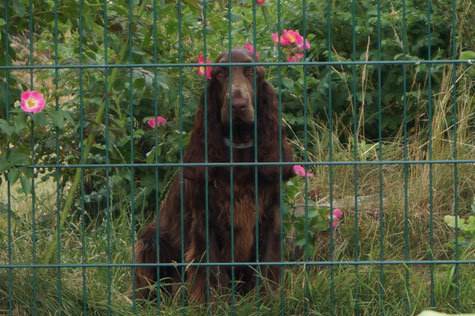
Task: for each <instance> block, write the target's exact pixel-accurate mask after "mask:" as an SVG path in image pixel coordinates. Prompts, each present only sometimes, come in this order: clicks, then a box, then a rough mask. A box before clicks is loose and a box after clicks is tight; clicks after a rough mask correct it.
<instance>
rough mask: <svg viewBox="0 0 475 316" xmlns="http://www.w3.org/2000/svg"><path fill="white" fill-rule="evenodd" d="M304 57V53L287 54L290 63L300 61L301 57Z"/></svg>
mask: <svg viewBox="0 0 475 316" xmlns="http://www.w3.org/2000/svg"><path fill="white" fill-rule="evenodd" d="M302 57H303V54H302V53H295V55H293V56H292V55H289V56H287V61H288V62H289V63H297V62H298V61H299V59H300V58H302Z"/></svg>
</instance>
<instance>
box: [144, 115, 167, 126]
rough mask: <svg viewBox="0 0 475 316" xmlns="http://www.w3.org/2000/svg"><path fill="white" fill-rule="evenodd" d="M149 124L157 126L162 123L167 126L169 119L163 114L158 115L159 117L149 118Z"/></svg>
mask: <svg viewBox="0 0 475 316" xmlns="http://www.w3.org/2000/svg"><path fill="white" fill-rule="evenodd" d="M147 124H148V126H150V127H151V128H155V127H157V126H160V125H162V126H165V124H167V120H166V119H164V118H163V117H161V116H157V117H152V118H151V119H149V120H148V121H147Z"/></svg>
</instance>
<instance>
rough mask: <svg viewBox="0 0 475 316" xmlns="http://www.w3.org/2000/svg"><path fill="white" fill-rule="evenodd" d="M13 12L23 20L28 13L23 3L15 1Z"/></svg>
mask: <svg viewBox="0 0 475 316" xmlns="http://www.w3.org/2000/svg"><path fill="white" fill-rule="evenodd" d="M12 6H13V10H14V11H15V13H16V14H17V15H18V16H19V17H20V18H21V17H23V16H24V15H25V13H26V8H25V6H24V5H23V3H22V2H21V1H13V4H12Z"/></svg>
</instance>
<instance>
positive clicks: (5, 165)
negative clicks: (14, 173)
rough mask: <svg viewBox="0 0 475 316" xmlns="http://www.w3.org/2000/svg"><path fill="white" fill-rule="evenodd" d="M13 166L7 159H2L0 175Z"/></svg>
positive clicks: (0, 159)
mask: <svg viewBox="0 0 475 316" xmlns="http://www.w3.org/2000/svg"><path fill="white" fill-rule="evenodd" d="M11 166H12V164H11V163H9V162H8V161H7V160H6V159H5V158H0V173H1V172H4V171H5V170H7V169H8V168H10V167H11Z"/></svg>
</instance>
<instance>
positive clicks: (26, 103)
mask: <svg viewBox="0 0 475 316" xmlns="http://www.w3.org/2000/svg"><path fill="white" fill-rule="evenodd" d="M45 103H46V101H45V99H44V97H43V95H42V94H41V93H39V92H38V91H35V90H33V91H30V90H27V91H25V92H23V93H22V94H21V109H22V110H23V111H25V112H31V113H38V112H40V111H41V110H43V108H44V107H45Z"/></svg>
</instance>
